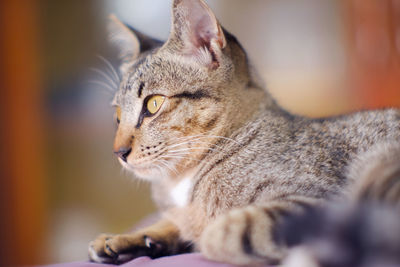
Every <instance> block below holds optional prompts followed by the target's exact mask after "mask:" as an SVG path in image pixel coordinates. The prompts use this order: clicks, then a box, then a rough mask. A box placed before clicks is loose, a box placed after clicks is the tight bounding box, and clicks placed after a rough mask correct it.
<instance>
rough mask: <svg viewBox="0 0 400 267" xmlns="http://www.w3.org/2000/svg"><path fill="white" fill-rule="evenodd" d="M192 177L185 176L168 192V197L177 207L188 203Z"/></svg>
mask: <svg viewBox="0 0 400 267" xmlns="http://www.w3.org/2000/svg"><path fill="white" fill-rule="evenodd" d="M192 185H193V183H192V177H191V176H187V177H185V178H183V179H182V180H181V181H179V182H178V183H177V184H176V185H175V186H174V187H173V188H172V189H171V191H170V196H171V198H172V200H173V202H174V204H175V205H176V206H178V207H184V206H186V204H187V203H188V201H189V194H190V191H191V189H192Z"/></svg>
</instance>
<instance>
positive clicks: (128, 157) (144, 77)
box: [110, 0, 264, 179]
mask: <svg viewBox="0 0 400 267" xmlns="http://www.w3.org/2000/svg"><path fill="white" fill-rule="evenodd" d="M172 10H173V11H172V12H173V16H172V18H173V19H172V30H171V34H170V37H169V38H168V40H167V41H166V42H165V43H161V42H159V41H155V40H152V39H151V38H148V37H146V36H144V35H143V34H140V33H138V32H136V31H134V30H132V29H131V28H129V27H128V26H126V25H124V24H123V23H121V22H120V21H119V20H118V19H116V17H111V23H110V26H111V27H110V29H111V38H112V40H114V41H115V43H116V44H117V45H118V49H119V51H120V57H121V60H122V64H121V66H120V72H121V77H122V79H121V84H120V87H119V90H118V92H117V93H116V95H115V97H114V101H113V105H114V106H115V107H116V114H117V120H118V130H117V133H116V137H115V142H114V152H115V153H116V154H117V155H118V157H119V161H120V162H121V164H122V165H123V166H124V167H126V168H127V169H130V170H132V171H133V172H134V173H135V175H136V176H138V177H140V178H144V179H157V178H162V177H165V176H169V177H173V176H176V175H180V174H182V173H184V172H185V171H188V170H190V169H191V168H193V167H195V166H196V165H198V164H199V162H200V161H201V160H202V159H203V158H204V156H205V154H206V153H208V152H210V151H214V150H217V149H218V146H216V145H215V144H216V142H217V141H218V140H223V137H226V136H229V135H230V134H231V133H232V132H233V131H235V130H236V129H237V128H238V127H240V126H241V125H243V123H245V122H246V121H247V120H248V119H249V117H251V116H253V115H254V113H255V112H256V110H258V109H259V106H260V105H261V104H260V103H261V102H262V100H263V97H264V93H263V92H261V91H262V90H261V89H259V88H252V89H251V88H250V89H249V88H248V87H249V84H251V83H254V81H253V80H252V79H251V77H250V74H249V67H248V63H247V58H246V54H245V52H244V50H243V49H242V47H241V46H240V44H239V43H238V42H237V41H236V39H235V38H234V37H233V36H232V35H230V34H229V33H227V32H226V31H224V30H223V29H222V27H221V25H220V24H219V22H218V21H217V19H216V17H215V15H214V14H213V13H212V11H211V10H210V8H209V7H208V6H207V5H206V4H205V2H204V1H202V0H175V1H173V8H172Z"/></svg>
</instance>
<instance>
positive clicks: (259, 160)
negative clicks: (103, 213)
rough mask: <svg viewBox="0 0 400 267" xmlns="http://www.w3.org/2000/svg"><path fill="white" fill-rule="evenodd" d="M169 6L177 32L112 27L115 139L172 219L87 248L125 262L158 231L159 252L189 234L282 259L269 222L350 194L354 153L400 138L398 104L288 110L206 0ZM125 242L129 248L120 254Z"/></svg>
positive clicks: (214, 254) (207, 250)
mask: <svg viewBox="0 0 400 267" xmlns="http://www.w3.org/2000/svg"><path fill="white" fill-rule="evenodd" d="M172 11H173V22H172V30H171V34H170V37H169V39H168V40H167V41H166V42H165V43H164V44H163V45H162V46H157V45H158V42H153V45H155V46H154V47H153V46H148V45H147V46H146V50H144V49H143V48H141V47H138V46H139V43H140V42H136V41H132V40H135V38H136V40H138V37H137V36H136V37H135V34H134V32H132V31H129V28H128V27H126V26H124V25H123V24H122V23H121V22H119V21H118V20H116V18H115V17H114V18H112V21H111V23H112V25H114V26H113V27H122V29H121V30H119V31H114V34H119V35H120V34H122V35H126V34H128V35H133V36H134V37H132V36H123V37H121V36H118V37H115V36H114V39H116V40H128V42H126V41H123V42H120V43H119V45H121V46H122V47H121V48H120V49H121V51H122V52H123V53H122V55H123V57H124V58H122V60H123V64H122V65H121V68H120V72H121V76H122V81H121V84H120V88H119V90H118V92H117V93H116V95H115V98H114V101H113V104H114V105H115V106H117V107H118V109H119V110H120V111H121V116H120V117H119V118H118V120H119V125H118V129H117V133H116V138H115V143H114V151H115V152H116V154H117V155H119V157H120V162H121V164H122V165H123V166H124V167H126V168H127V169H129V170H131V171H132V172H133V173H134V174H135V176H137V177H139V178H142V179H146V180H148V181H150V182H151V183H152V191H153V198H154V200H155V202H156V203H157V204H158V206H159V208H160V210H161V211H162V212H163V215H164V219H163V220H164V221H162V222H160V223H159V224H157V225H156V226H154V227H153V228H152V227H150V228H147V229H146V230H145V231H141V232H139V233H134V234H131V235H124V236H121V235H116V236H108V237H107V238H104V236H101V237H99V238H98V239H96V240H95V241H93V242H92V243H91V245H90V248H89V250H90V258H91V260H93V261H98V262H123V261H124V260H123V259H128V258H132V257H134V255H136V253H137V251H138V250H140V251H142V248H143V246H145V247H146V244H147V243H148V242H147V243H146V242H145V241H146V238H149V237H150V238H151V240H152V242H153V246H152V248H153V249H155V248H165V249H166V251H164V252H163V253H158V254H157V253H156V255H166V254H174V253H180V252H182V251H180V250H179V249H168V248H182V247H185V246H182V244H185V242H191V243H192V244H193V247H194V249H195V250H200V251H201V252H202V253H203V254H204V255H205V256H206V257H208V258H210V259H213V260H217V261H223V262H230V263H234V264H242V265H245V264H255V263H264V262H269V263H275V262H279V261H280V260H281V259H282V258H283V257H284V256H285V255H286V247H285V246H284V245H281V244H279V243H277V242H276V241H275V239H274V235H273V233H274V229H275V226H276V225H277V223H279V222H280V220H281V218H282V216H284V215H286V214H288V213H291V212H294V211H301V210H304V209H305V208H307V207H309V206H313V205H315V204H317V203H322V202H323V201H324V200H325V199H328V198H332V197H334V196H341V195H342V194H345V193H346V190H345V188H346V187H347V186H348V184H350V183H353V180H354V179H353V178H348V176H347V169H348V168H349V164H350V162H352V161H353V160H354V159H356V158H357V157H358V156H359V155H361V154H362V153H364V152H365V151H368V150H369V149H371V148H374V149H375V148H377V147H379V146H380V145H379V144H380V143H381V142H389V141H390V142H394V143H399V142H400V111H399V110H396V109H386V110H378V111H363V112H359V113H354V114H350V115H344V116H339V117H334V118H328V119H309V118H304V117H299V116H294V115H292V114H289V113H288V112H286V111H285V110H283V109H282V108H281V107H279V105H277V104H276V103H275V101H274V100H273V99H272V97H271V96H270V94H269V93H268V91H267V90H265V89H264V88H263V87H262V86H261V84H260V83H259V82H258V79H257V78H256V77H255V76H254V75H253V73H254V72H253V71H252V70H251V67H250V65H249V63H248V59H247V56H246V53H245V51H244V50H243V48H242V47H241V45H240V43H239V42H238V41H237V40H236V38H235V37H233V36H232V35H231V34H229V33H228V32H227V31H226V30H224V29H223V28H222V27H221V26H220V24H219V23H218V21H217V19H216V18H215V16H214V14H213V13H212V11H211V10H210V9H209V7H208V6H207V5H206V4H205V2H204V1H202V0H175V1H174V2H173V8H172ZM129 40H130V42H129ZM127 43H130V46H128V47H127V46H126V44H127ZM138 51H140V52H141V53H140V54H139V55H137V54H138V53H137V52H138ZM124 55H128V57H126V56H124ZM135 55H137V56H136V57H135ZM154 95H159V96H163V97H164V99H165V100H164V102H163V103H162V105H160V106H159V107H158V108H159V110H158V111H157V112H156V113H155V114H150V113H149V111H148V110H147V108H146V105H147V104H148V101H149V99H151V97H152V96H154ZM183 180H185V181H186V182H185V186H184V189H185V190H181V188H180V187H179V186H180V183H181V182H182V181H183ZM177 188H178V189H177ZM180 194H182V195H180ZM174 196H177V197H174ZM180 197H183V198H182V199H184V201H180V200H178V201H177V199H181V198H180ZM160 225H161V226H160ZM143 244H144V245H143ZM150 247H151V246H147V248H148V250H146V251H152V249H151V248H150ZM184 251H187V250H184ZM127 253H128V254H129V253H130V254H131V255H133V256H132V257H126V256H121V255H125V254H127ZM148 253H149V255H153V254H151V253H152V252H148Z"/></svg>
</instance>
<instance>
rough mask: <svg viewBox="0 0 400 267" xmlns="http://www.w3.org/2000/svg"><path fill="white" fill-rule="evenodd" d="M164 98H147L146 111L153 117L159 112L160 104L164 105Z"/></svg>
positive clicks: (159, 96) (157, 96)
mask: <svg viewBox="0 0 400 267" xmlns="http://www.w3.org/2000/svg"><path fill="white" fill-rule="evenodd" d="M164 100H165V96H162V95H155V96H152V97H150V98H149V100H148V101H147V111H148V112H149V113H150V114H151V115H153V114H156V113H157V111H158V110H160V108H161V106H162V104H163V103H164Z"/></svg>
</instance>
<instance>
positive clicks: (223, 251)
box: [200, 207, 281, 265]
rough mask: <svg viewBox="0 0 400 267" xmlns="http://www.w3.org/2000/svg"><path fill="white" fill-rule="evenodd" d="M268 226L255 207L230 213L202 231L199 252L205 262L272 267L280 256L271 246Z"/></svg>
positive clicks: (260, 211) (261, 212)
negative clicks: (264, 264)
mask: <svg viewBox="0 0 400 267" xmlns="http://www.w3.org/2000/svg"><path fill="white" fill-rule="evenodd" d="M271 226H272V225H271V221H270V220H269V219H268V218H267V217H266V216H265V214H264V212H263V211H262V210H259V209H258V208H256V207H247V208H243V209H236V210H232V211H230V212H229V213H227V214H225V215H222V216H220V217H218V218H217V219H216V220H215V221H214V222H213V223H211V224H210V225H209V226H208V227H207V228H206V229H205V230H204V232H203V233H202V235H201V238H200V251H201V252H202V253H203V255H204V256H205V257H206V258H208V259H211V260H215V261H220V262H227V263H231V264H236V265H258V264H263V263H271V264H274V263H276V262H278V260H279V259H280V257H281V252H280V251H278V250H276V247H275V246H274V244H273V243H272V240H271V234H270V233H271Z"/></svg>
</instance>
